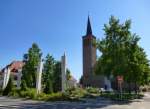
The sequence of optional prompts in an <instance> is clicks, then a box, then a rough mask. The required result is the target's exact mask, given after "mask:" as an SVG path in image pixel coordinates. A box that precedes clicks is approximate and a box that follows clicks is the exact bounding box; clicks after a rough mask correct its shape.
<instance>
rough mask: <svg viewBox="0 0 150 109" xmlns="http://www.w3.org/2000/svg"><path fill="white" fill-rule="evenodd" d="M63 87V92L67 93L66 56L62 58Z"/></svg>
mask: <svg viewBox="0 0 150 109" xmlns="http://www.w3.org/2000/svg"><path fill="white" fill-rule="evenodd" d="M61 85H62V86H61V87H62V92H65V90H66V55H65V53H64V55H63V56H62V57H61Z"/></svg>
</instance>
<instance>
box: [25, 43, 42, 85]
mask: <svg viewBox="0 0 150 109" xmlns="http://www.w3.org/2000/svg"><path fill="white" fill-rule="evenodd" d="M41 56H42V53H41V50H40V48H39V47H38V45H37V44H36V43H33V44H32V47H31V48H29V50H28V53H27V54H25V55H24V58H23V61H24V62H25V65H24V67H23V69H22V74H23V76H22V80H24V84H26V85H27V87H29V88H34V87H35V86H36V73H37V67H38V64H39V62H40V60H41ZM22 86H23V85H22Z"/></svg>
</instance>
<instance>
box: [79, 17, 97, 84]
mask: <svg viewBox="0 0 150 109" xmlns="http://www.w3.org/2000/svg"><path fill="white" fill-rule="evenodd" d="M95 42H96V37H95V36H94V35H93V34H92V27H91V23H90V18H89V16H88V21H87V31H86V35H85V36H83V37H82V44H83V45H82V46H83V85H84V86H91V83H90V80H91V78H92V76H93V68H94V66H95V64H96V43H95Z"/></svg>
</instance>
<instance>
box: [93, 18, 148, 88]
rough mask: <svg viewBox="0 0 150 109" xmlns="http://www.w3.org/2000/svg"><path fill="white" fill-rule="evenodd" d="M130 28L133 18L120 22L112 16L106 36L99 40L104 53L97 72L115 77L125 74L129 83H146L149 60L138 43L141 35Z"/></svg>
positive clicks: (100, 48) (98, 43) (101, 50)
mask: <svg viewBox="0 0 150 109" xmlns="http://www.w3.org/2000/svg"><path fill="white" fill-rule="evenodd" d="M130 29H131V20H127V21H125V23H123V24H120V21H119V19H116V18H115V17H114V16H111V18H110V20H109V23H108V24H105V25H104V29H103V30H104V32H105V37H104V38H103V39H102V40H98V41H97V47H98V49H99V51H100V52H101V53H102V55H101V56H100V57H99V59H98V61H97V64H96V70H95V72H96V73H97V74H104V75H107V76H110V75H113V76H114V77H116V76H118V75H123V76H124V78H125V81H126V82H128V83H130V82H134V83H136V84H138V85H141V84H146V83H148V81H149V80H148V78H149V74H150V67H149V61H148V59H147V56H146V53H145V52H144V49H143V48H142V47H140V46H139V44H138V42H139V40H140V38H139V36H138V35H136V34H133V33H132V32H131V30H130Z"/></svg>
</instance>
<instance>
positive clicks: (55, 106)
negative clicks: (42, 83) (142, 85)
mask: <svg viewBox="0 0 150 109" xmlns="http://www.w3.org/2000/svg"><path fill="white" fill-rule="evenodd" d="M0 109H150V93H146V94H145V97H144V98H143V99H140V100H134V101H133V102H130V103H125V102H123V103H118V102H114V101H110V100H107V99H104V98H97V99H87V100H86V102H63V101H62V102H43V101H33V100H25V99H13V98H8V97H0Z"/></svg>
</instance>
